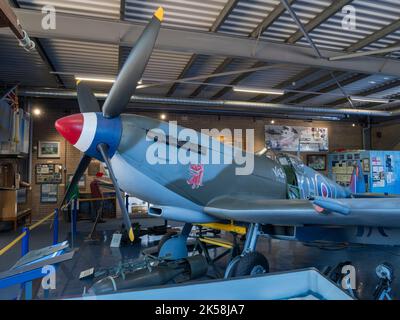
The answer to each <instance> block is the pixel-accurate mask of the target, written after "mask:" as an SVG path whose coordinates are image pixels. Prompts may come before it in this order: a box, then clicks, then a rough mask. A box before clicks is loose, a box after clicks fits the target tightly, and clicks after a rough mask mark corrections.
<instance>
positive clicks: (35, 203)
mask: <svg viewBox="0 0 400 320" xmlns="http://www.w3.org/2000/svg"><path fill="white" fill-rule="evenodd" d="M36 106H37V107H41V109H42V110H43V113H42V115H41V116H40V117H36V118H34V122H33V146H34V150H33V157H32V158H33V177H32V209H33V219H34V220H37V219H38V218H39V217H41V216H43V215H46V214H48V213H50V212H51V211H52V210H53V209H54V208H55V207H56V205H55V204H49V205H47V204H41V203H40V185H37V184H36V183H35V174H34V173H35V165H36V164H38V163H57V164H58V163H59V164H62V165H63V167H64V168H65V169H66V171H65V172H64V175H63V183H62V184H60V185H59V186H58V198H59V200H61V197H62V194H63V193H64V191H65V178H66V175H68V174H72V173H73V172H74V171H75V168H76V166H77V165H78V163H79V159H80V157H81V153H80V152H79V151H78V150H77V149H75V148H74V147H72V146H71V145H70V144H68V143H65V140H64V139H63V138H62V137H61V136H60V135H59V134H58V133H57V131H56V130H55V128H54V122H55V121H56V120H57V119H58V118H60V117H63V116H66V115H68V114H69V113H71V109H72V110H75V111H74V112H77V105H76V102H75V101H72V100H71V101H58V100H33V102H32V107H36ZM142 114H143V115H146V116H152V117H159V113H147V112H146V113H142ZM167 120H176V121H178V124H179V125H181V126H184V127H188V128H193V129H196V130H200V129H211V128H216V129H219V130H221V129H224V128H228V129H231V130H233V129H251V128H252V129H255V150H256V151H258V150H261V149H262V148H263V147H264V144H265V138H264V126H265V124H269V123H270V120H271V119H267V118H265V119H264V118H253V117H243V116H240V117H235V116H220V117H219V116H211V115H186V116H182V115H176V114H175V115H174V114H168V119H167ZM275 124H277V125H297V126H310V127H327V128H328V129H329V147H330V151H333V150H335V149H338V148H348V149H361V148H362V131H361V128H360V127H352V126H351V124H349V123H341V122H324V121H313V122H307V121H300V120H279V119H275ZM39 140H47V141H60V147H61V157H60V159H50V160H47V159H38V158H37V145H38V141H39ZM302 156H303V157H304V158H305V154H303V155H302ZM304 160H305V159H304ZM86 178H87V179H86V186H87V190H86V191H89V189H88V187H89V183H90V181H91V180H92V179H93V177H88V175H87V174H86Z"/></svg>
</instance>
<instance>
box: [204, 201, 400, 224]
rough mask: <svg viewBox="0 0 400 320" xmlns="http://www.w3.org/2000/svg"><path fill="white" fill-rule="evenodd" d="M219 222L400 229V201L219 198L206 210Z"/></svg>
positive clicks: (209, 204)
mask: <svg viewBox="0 0 400 320" xmlns="http://www.w3.org/2000/svg"><path fill="white" fill-rule="evenodd" d="M205 212H206V213H208V214H210V215H212V216H214V217H216V218H219V219H224V220H235V221H241V222H249V223H261V224H276V225H293V226H301V225H332V226H371V227H391V228H398V227H400V199H399V198H372V199H368V200H367V199H323V198H316V199H315V200H301V199H293V200H292V199H282V200H281V199H279V200H271V199H254V198H248V199H246V198H244V197H242V198H241V197H238V196H235V197H233V196H232V197H228V196H227V197H220V198H217V199H214V200H212V201H211V202H210V203H208V205H207V206H206V207H205Z"/></svg>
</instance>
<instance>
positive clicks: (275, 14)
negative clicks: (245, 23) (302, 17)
mask: <svg viewBox="0 0 400 320" xmlns="http://www.w3.org/2000/svg"><path fill="white" fill-rule="evenodd" d="M288 1H289V2H290V3H293V2H294V1H295V0H288ZM284 11H285V7H284V6H283V5H282V4H279V5H277V6H276V7H275V9H274V10H272V12H270V13H269V14H268V16H267V17H266V18H265V19H264V20H263V21H262V22H261V23H260V24H259V25H258V26H257V27H256V28H255V29H254V31H253V32H252V33H251V34H250V35H249V37H250V38H258V37H259V36H260V35H261V34H262V33H263V32H264V31H265V30H266V29H268V28H269V27H270V26H271V25H272V24H273V23H274V22H275V21H276V20H277V19H278V18H279V17H280V16H281V14H282V13H283V12H284ZM264 65H266V63H258V62H257V63H255V64H254V65H253V66H256V67H258V66H264ZM252 73H253V72H252ZM252 73H244V74H241V75H239V76H238V77H236V78H235V79H233V80H232V81H231V82H230V83H229V85H235V84H237V83H239V82H240V81H242V80H244V79H246V78H247V77H249V76H250V75H251V74H252ZM207 82H208V81H207ZM204 87H205V86H202V88H204ZM197 89H199V88H197ZM197 89H196V90H197ZM196 90H195V91H194V92H193V93H192V95H190V96H191V97H195V96H196V95H198V94H199V93H200V91H198V92H197V91H196ZM229 90H230V87H226V88H224V89H221V90H220V91H219V92H217V93H216V94H215V95H214V96H213V98H217V97H222V96H223V95H224V94H225V93H226V92H228V91H229ZM193 94H195V95H193Z"/></svg>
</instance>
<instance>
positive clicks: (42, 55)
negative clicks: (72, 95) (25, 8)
mask: <svg viewBox="0 0 400 320" xmlns="http://www.w3.org/2000/svg"><path fill="white" fill-rule="evenodd" d="M6 3H7V1H1V10H3V9H4V7H3V6H4V4H6ZM11 5H12V6H13V8H11ZM6 6H7V7H9V8H10V9H11V10H12V11H13V14H14V15H16V11H17V10H21V9H19V4H18V2H17V1H14V0H13V1H11V2H10V6H8V5H6ZM16 17H18V15H16ZM40 26H41V23H40ZM21 30H22V29H21ZM13 32H14V31H13ZM25 32H27V33H28V31H26V30H25ZM31 40H32V41H34V42H35V49H36V52H37V53H38V54H39V56H40V58H41V59H42V61H43V63H44V64H45V66H46V67H47V68H48V69H49V70H50V71H51V72H55V71H56V69H55V67H54V65H53V63H52V62H51V60H50V58H49V56H48V55H47V53H46V51H45V50H44V47H43V45H42V43H41V42H40V40H39V39H37V38H33V37H31ZM53 77H54V80H55V81H56V83H57V84H58V85H59V86H61V87H63V88H65V84H64V82H63V80H62V79H61V77H60V76H59V75H57V74H54V75H53Z"/></svg>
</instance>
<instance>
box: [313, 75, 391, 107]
mask: <svg viewBox="0 0 400 320" xmlns="http://www.w3.org/2000/svg"><path fill="white" fill-rule="evenodd" d="M394 79H396V78H395V77H391V76H385V75H372V76H370V77H367V78H365V79H362V80H359V81H355V82H353V83H351V84H348V85H346V86H343V89H344V90H345V92H346V94H348V95H363V94H362V92H363V91H366V90H371V89H374V88H376V87H378V86H382V85H384V84H385V83H387V82H390V81H393V80H394ZM329 93H330V94H338V95H341V94H342V92H341V91H340V89H335V90H332V91H330V92H329ZM380 95H381V94H380V93H376V94H374V96H375V97H378V96H380ZM339 98H340V97H339ZM337 99H338V97H335V96H331V95H320V96H315V97H314V98H312V99H310V100H307V101H306V102H305V103H307V104H310V105H324V104H328V103H330V102H333V101H335V100H337Z"/></svg>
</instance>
